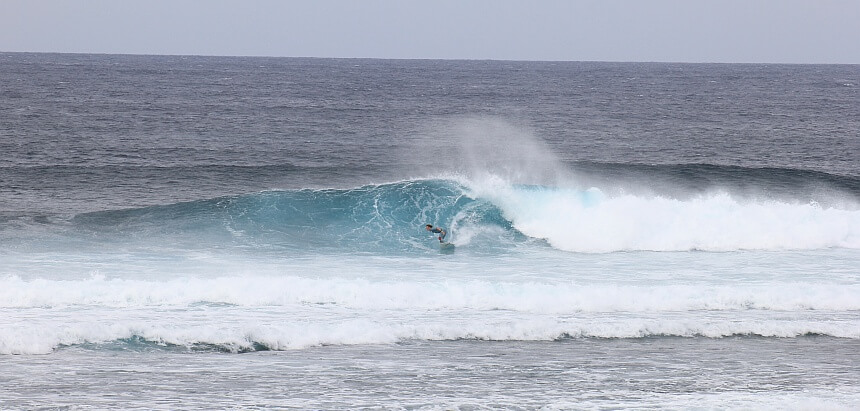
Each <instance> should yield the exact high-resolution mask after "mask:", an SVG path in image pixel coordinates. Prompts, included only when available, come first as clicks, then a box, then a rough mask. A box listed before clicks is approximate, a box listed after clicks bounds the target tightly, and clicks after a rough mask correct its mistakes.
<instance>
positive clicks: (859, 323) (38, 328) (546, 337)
mask: <svg viewBox="0 0 860 411" xmlns="http://www.w3.org/2000/svg"><path fill="white" fill-rule="evenodd" d="M90 314H92V315H91V319H89V320H86V321H82V320H80V319H78V320H71V317H69V318H67V316H66V315H57V316H56V318H53V319H45V318H40V319H36V320H34V321H32V322H30V323H27V324H22V323H16V324H9V323H0V354H46V353H50V352H52V351H53V350H55V349H56V348H58V347H60V346H64V345H78V344H85V343H91V344H99V343H111V342H116V341H118V340H123V339H129V338H132V337H139V338H142V339H144V340H146V341H150V342H154V343H158V344H171V345H178V346H195V345H198V344H205V345H213V346H218V347H221V348H224V349H229V350H236V351H239V350H247V349H254V347H255V345H257V344H262V345H264V346H265V347H267V348H269V349H274V350H289V349H303V348H308V347H313V346H319V345H356V344H391V343H395V342H400V341H408V340H429V341H441V340H456V339H478V340H494V341H508V340H516V341H551V340H555V339H558V338H585V337H596V338H641V337H649V336H678V337H693V336H703V337H710V338H720V337H726V336H732V335H758V336H765V337H781V338H787V337H797V336H801V335H806V334H819V335H828V336H834V337H840V338H853V339H857V338H860V320H858V319H856V318H855V319H853V320H851V319H848V320H841V321H830V322H823V321H815V320H796V319H791V320H787V319H783V320H779V319H776V318H769V319H757V320H748V321H738V320H737V319H736V318H732V317H731V316H724V317H716V318H709V317H707V316H692V317H677V318H674V317H670V318H653V317H641V316H630V317H627V318H619V317H615V318H610V317H597V318H584V319H579V318H547V317H542V316H531V317H524V318H516V319H512V318H506V319H500V318H497V317H494V316H492V315H489V316H479V317H473V318H456V317H453V316H451V315H447V316H435V317H434V316H430V317H428V318H421V317H412V318H404V317H398V316H396V315H395V316H376V317H363V318H340V319H335V320H332V319H325V318H317V319H316V320H308V319H303V318H299V319H295V318H293V317H290V316H287V315H283V314H278V315H275V314H277V313H270V314H269V315H264V314H263V313H256V314H254V313H249V312H242V313H235V312H234V313H230V312H218V313H212V312H209V313H207V312H189V313H172V315H170V316H167V315H161V316H157V317H156V316H152V315H147V314H144V313H130V312H128V311H124V312H122V313H121V314H120V316H119V317H111V316H110V313H108V312H92V313H90ZM352 317H355V316H352ZM446 317H447V318H446ZM75 318H77V317H75ZM215 318H217V321H213V320H214V319H215Z"/></svg>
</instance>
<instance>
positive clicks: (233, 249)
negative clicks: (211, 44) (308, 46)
mask: <svg viewBox="0 0 860 411" xmlns="http://www.w3.org/2000/svg"><path fill="white" fill-rule="evenodd" d="M858 90H860V66H856V65H844V66H840V65H754V64H750V65H734V64H664V63H660V64H658V63H597V62H582V63H580V62H506V61H433V60H426V61H420V60H410V61H405V60H404V61H399V60H364V59H301V58H228V57H181V56H117V55H67V54H26V53H0V409H3V410H6V409H43V408H50V409H57V408H59V409H76V410H77V409H223V408H229V409H237V408H239V409H258V408H263V409H418V410H425V409H426V410H437V409H461V410H480V409H548V410H555V409H685V410H689V409H801V410H806V409H815V410H818V409H837V410H842V409H844V410H850V409H860V383H858V381H860V92H858ZM424 224H433V225H438V226H441V227H444V228H445V229H446V230H447V231H448V232H449V234H448V237H447V238H446V239H447V240H449V241H450V242H451V243H453V244H454V245H455V248H453V249H440V247H439V244H438V240H436V239H435V237H434V236H433V235H431V234H430V233H428V232H427V231H425V230H424V227H423V226H424Z"/></svg>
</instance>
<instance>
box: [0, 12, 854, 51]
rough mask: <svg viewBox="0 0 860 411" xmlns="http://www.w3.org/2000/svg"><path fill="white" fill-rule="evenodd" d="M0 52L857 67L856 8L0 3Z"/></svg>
mask: <svg viewBox="0 0 860 411" xmlns="http://www.w3.org/2000/svg"><path fill="white" fill-rule="evenodd" d="M0 51H40V52H75V53H128V54H197V55H239V56H245V55H254V56H302V57H377V58H442V59H461V58H462V59H503V60H582V61H584V60H598V61H673V62H674V61H683V62H764V63H853V64H858V63H860V0H651V1H646V0H638V1H637V0H582V1H578V0H570V1H564V0H546V1H540V0H534V1H526V0H523V1H509V0H496V1H491V0H474V1H469V0H459V1H457V0H425V1H410V0H353V1H348V0H342V1H334V0H295V1H275V0H205V1H204V0H199V1H192V0H127V1H126V0H77V1H75V0H0Z"/></svg>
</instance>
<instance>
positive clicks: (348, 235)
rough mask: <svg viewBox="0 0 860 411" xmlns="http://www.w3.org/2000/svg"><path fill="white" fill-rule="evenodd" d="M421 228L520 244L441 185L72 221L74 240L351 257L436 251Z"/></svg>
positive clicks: (501, 224)
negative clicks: (330, 251) (336, 252)
mask: <svg viewBox="0 0 860 411" xmlns="http://www.w3.org/2000/svg"><path fill="white" fill-rule="evenodd" d="M425 224H433V225H434V226H441V227H444V228H445V229H446V230H447V231H449V233H450V234H449V236H448V238H446V239H447V240H450V241H453V242H455V243H456V242H457V241H458V231H460V230H462V234H461V235H459V239H460V240H461V241H462V240H464V239H466V240H467V241H470V242H475V243H476V244H477V245H478V246H480V245H481V243H484V244H483V245H484V246H485V247H487V248H496V247H500V246H504V245H505V244H511V243H512V242H517V241H523V240H525V239H526V237H525V236H523V235H522V234H519V233H517V232H516V231H515V230H513V229H512V226H511V223H510V221H508V220H506V219H505V218H504V217H503V216H502V213H501V211H500V210H499V209H498V208H497V207H496V206H495V205H493V204H492V203H490V202H487V201H484V200H480V199H477V200H476V199H474V198H471V197H469V196H468V195H467V194H466V189H465V188H464V187H462V186H461V185H460V184H458V183H456V182H452V181H447V180H415V181H404V182H397V183H390V184H382V185H369V186H364V187H359V188H354V189H346V190H338V189H322V190H313V189H303V190H290V191H267V192H262V193H256V194H249V195H243V196H237V197H226V198H218V199H211V200H201V201H194V202H187V203H177V204H171V205H165V206H155V207H146V208H139V209H130V210H119V211H104V212H95V213H86V214H80V215H77V216H75V217H74V218H73V220H72V225H73V226H74V227H75V231H77V234H79V235H80V234H83V235H84V236H86V237H87V238H89V239H90V240H91V241H96V242H102V241H110V242H116V241H118V242H125V243H136V242H147V243H151V244H153V245H156V246H157V245H164V246H168V245H169V246H171V247H175V246H183V247H194V246H195V245H200V246H206V247H213V246H214V247H239V248H253V249H262V250H266V249H294V250H317V251H318V250H324V249H336V250H339V251H350V252H403V251H410V250H421V249H427V248H429V247H435V243H434V242H435V241H436V239H435V236H434V235H433V234H431V233H428V232H427V231H426V230H424V225H425ZM500 237H501V238H500ZM499 240H502V241H501V243H500V242H499ZM479 248H480V247H479Z"/></svg>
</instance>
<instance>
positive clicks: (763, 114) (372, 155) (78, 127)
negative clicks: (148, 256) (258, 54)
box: [0, 53, 860, 212]
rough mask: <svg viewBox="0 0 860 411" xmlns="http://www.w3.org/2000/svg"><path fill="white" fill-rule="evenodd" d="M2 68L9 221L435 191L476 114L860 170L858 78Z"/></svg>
mask: <svg viewBox="0 0 860 411" xmlns="http://www.w3.org/2000/svg"><path fill="white" fill-rule="evenodd" d="M0 65H2V70H0V83H2V84H3V87H2V89H0V93H2V94H0V95H2V99H0V113H3V115H2V122H3V123H2V127H0V152H3V153H5V155H4V156H3V157H2V159H0V166H2V168H0V173H2V174H0V177H2V179H3V181H6V182H7V183H6V184H4V187H3V188H2V190H3V193H4V195H3V197H2V200H0V201H2V203H0V208H2V210H4V212H6V211H26V210H34V209H41V210H45V211H67V210H73V211H94V210H99V209H102V208H125V207H134V206H140V205H151V204H165V203H171V202H175V201H179V200H195V199H200V198H213V197H219V196H222V195H230V194H239V193H247V192H254V191H258V190H262V189H271V188H302V187H308V186H311V187H332V186H337V187H344V188H348V187H355V186H358V185H362V184H366V183H379V182H386V181H393V180H401V179H404V178H408V177H421V176H422V175H417V174H419V173H416V171H423V170H437V171H438V170H441V171H445V170H448V169H450V168H451V166H452V165H451V164H450V163H449V160H448V159H445V158H427V157H422V156H420V155H418V154H419V152H420V151H421V149H420V147H424V146H425V144H426V141H427V140H432V142H431V147H434V148H438V147H439V146H443V147H444V146H449V145H456V144H455V143H456V141H457V139H460V138H462V136H457V135H453V134H455V133H453V132H450V133H449V132H447V131H449V130H445V129H446V128H451V127H452V126H451V125H450V124H451V123H452V122H454V121H455V120H457V119H458V118H462V117H464V116H469V117H479V118H481V117H483V118H493V119H503V120H504V121H507V122H510V123H512V124H514V125H516V126H517V127H519V128H522V129H526V130H528V131H529V132H530V133H531V134H533V135H535V136H537V137H538V138H539V139H540V140H542V141H545V142H546V144H547V145H548V146H549V148H550V149H551V151H552V152H553V153H555V155H556V156H557V157H558V159H559V160H560V161H562V162H564V163H572V164H576V163H582V162H585V163H587V164H592V163H597V164H601V163H612V164H630V163H633V164H655V165H672V164H710V165H717V166H735V167H744V168H762V167H767V168H777V169H788V170H810V171H816V172H824V173H828V174H833V175H838V176H850V177H854V178H856V177H857V176H858V164H860V158H859V157H858V156H860V155H858V153H860V138H858V131H857V130H860V120H858V119H860V95H859V94H858V87H857V85H858V84H860V69H858V68H857V66H850V65H849V66H797V65H701V64H646V63H575V62H571V63H564V62H498V61H421V60H418V61H411V60H410V61H391V60H351V59H348V60H326V59H278V58H229V57H180V56H110V55H107V56H105V55H62V54H19V53H4V54H2V55H0ZM440 130H441V132H440ZM416 141H418V142H419V144H417V147H419V148H416ZM501 148H504V147H501ZM510 149H511V150H515V148H514V147H511V148H510ZM416 167H417V169H416ZM572 167H573V168H577V167H576V166H575V165H574V166H572ZM589 167H590V166H589ZM589 167H587V168H589ZM590 168H593V167H590ZM664 170H665V169H664ZM646 173H647V170H646ZM671 177H672V178H676V176H671ZM694 177H695V175H694ZM681 178H682V179H683V174H681ZM682 184H683V182H682ZM854 187H855V189H856V182H855V186H854Z"/></svg>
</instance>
